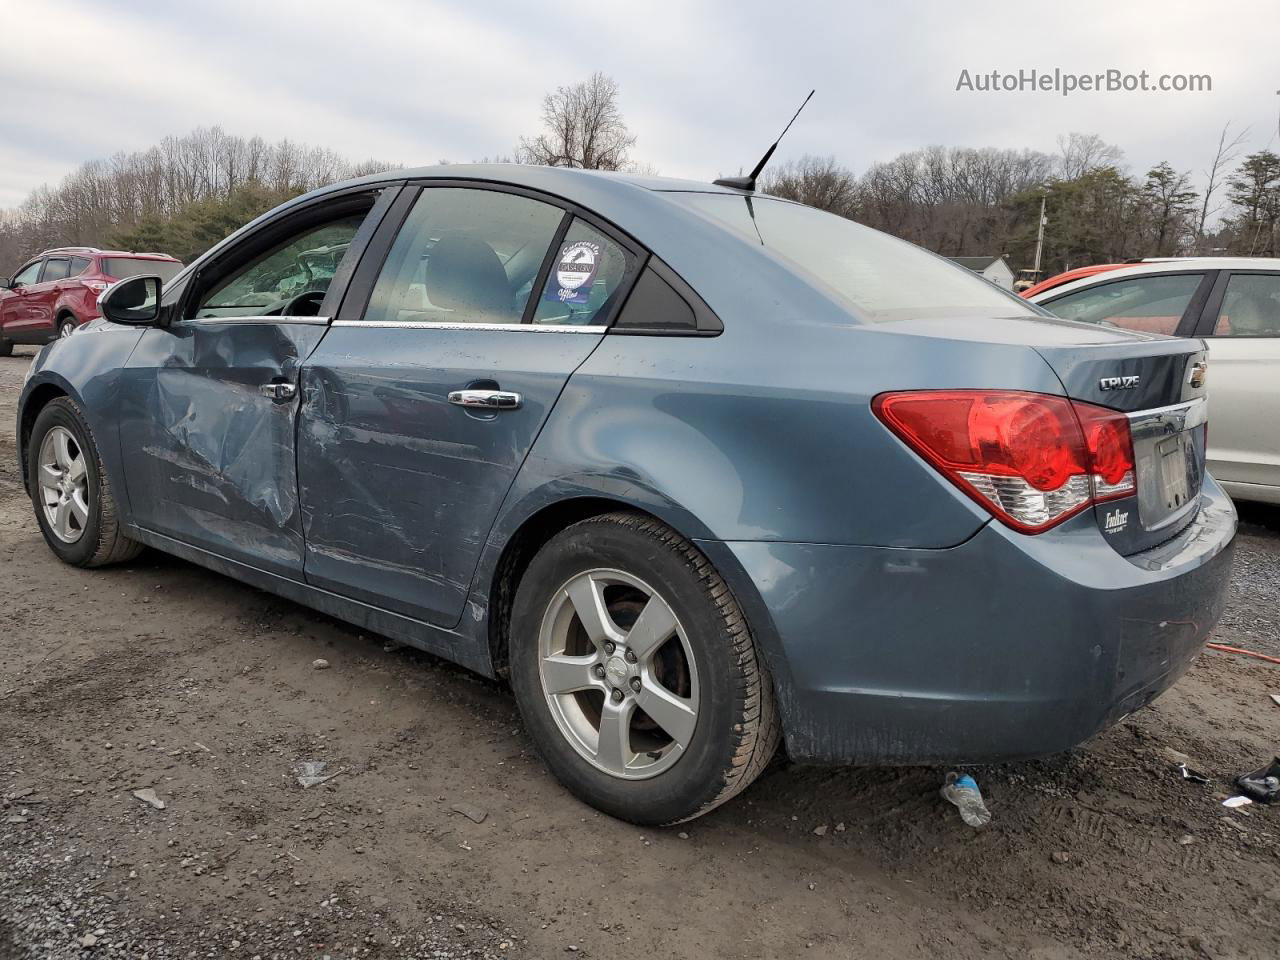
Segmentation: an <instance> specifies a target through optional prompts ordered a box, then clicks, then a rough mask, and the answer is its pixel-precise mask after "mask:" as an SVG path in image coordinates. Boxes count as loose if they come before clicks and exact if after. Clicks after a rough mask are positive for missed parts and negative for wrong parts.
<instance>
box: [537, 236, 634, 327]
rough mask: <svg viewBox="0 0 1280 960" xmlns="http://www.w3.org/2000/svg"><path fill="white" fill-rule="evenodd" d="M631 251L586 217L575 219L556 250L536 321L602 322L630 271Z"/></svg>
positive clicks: (579, 324) (585, 323) (573, 324)
mask: <svg viewBox="0 0 1280 960" xmlns="http://www.w3.org/2000/svg"><path fill="white" fill-rule="evenodd" d="M627 258H628V254H627V252H626V251H625V250H624V249H623V248H622V247H620V246H619V245H618V244H616V243H614V242H613V241H612V240H610V239H609V238H608V237H606V236H605V235H604V234H603V233H601V232H600V231H599V230H597V229H596V228H595V227H593V226H591V224H589V223H587V222H586V221H585V220H580V219H577V218H575V219H574V221H573V223H571V224H570V225H569V229H568V231H566V233H565V235H564V239H563V240H562V241H561V242H560V245H559V247H558V248H557V249H556V254H555V257H554V259H553V260H552V261H551V269H550V270H549V271H548V272H547V282H546V283H544V284H543V285H542V293H541V295H540V296H539V297H538V305H537V307H536V308H535V309H534V312H533V322H534V323H536V324H566V325H570V326H588V325H592V324H598V323H603V322H604V320H605V319H606V318H607V316H608V314H609V311H610V309H611V308H612V306H613V296H614V294H615V293H617V291H618V288H619V287H621V286H622V281H623V280H624V279H625V277H626V274H627V264H628V259H627Z"/></svg>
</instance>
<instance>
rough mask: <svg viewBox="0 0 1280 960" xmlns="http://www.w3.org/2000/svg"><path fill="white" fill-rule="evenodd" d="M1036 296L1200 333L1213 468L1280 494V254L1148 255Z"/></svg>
mask: <svg viewBox="0 0 1280 960" xmlns="http://www.w3.org/2000/svg"><path fill="white" fill-rule="evenodd" d="M1031 300H1032V301H1033V302H1035V303H1037V304H1039V305H1040V306H1042V307H1044V308H1045V309H1046V310H1049V311H1050V312H1052V313H1056V314H1057V315H1058V316H1061V317H1066V318H1067V319H1069V320H1081V321H1084V322H1085V323H1099V324H1109V325H1112V326H1117V327H1125V328H1128V329H1130V330H1144V331H1147V332H1149V333H1164V334H1170V335H1174V336H1180V337H1202V338H1203V339H1204V342H1205V344H1206V345H1207V346H1208V348H1209V405H1210V426H1209V459H1208V467H1209V472H1210V473H1212V474H1213V476H1214V477H1215V478H1216V479H1217V480H1218V482H1219V483H1221V484H1222V486H1223V487H1225V488H1226V490H1227V492H1228V493H1230V494H1231V496H1233V497H1235V498H1236V499H1239V500H1261V501H1266V502H1269V503H1280V259H1262V258H1256V257H1249V258H1245V257H1232V258H1228V257H1188V258H1186V259H1181V260H1159V261H1148V262H1145V263H1139V264H1135V265H1133V266H1131V267H1124V268H1121V269H1118V270H1110V271H1107V272H1105V273H1099V274H1095V275H1093V276H1091V277H1084V278H1083V279H1080V280H1076V281H1073V282H1072V283H1067V284H1063V285H1062V286H1060V287H1054V288H1053V289H1051V290H1046V291H1045V292H1044V293H1043V294H1039V295H1037V296H1034V297H1032V298H1031Z"/></svg>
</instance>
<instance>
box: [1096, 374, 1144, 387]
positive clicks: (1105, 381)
mask: <svg viewBox="0 0 1280 960" xmlns="http://www.w3.org/2000/svg"><path fill="white" fill-rule="evenodd" d="M1141 381H1142V378H1141V377H1136V376H1135V377H1103V378H1102V379H1101V380H1099V381H1098V386H1099V387H1101V388H1102V389H1103V390H1132V389H1133V388H1134V387H1136V386H1137V385H1138V384H1139V383H1140V382H1141Z"/></svg>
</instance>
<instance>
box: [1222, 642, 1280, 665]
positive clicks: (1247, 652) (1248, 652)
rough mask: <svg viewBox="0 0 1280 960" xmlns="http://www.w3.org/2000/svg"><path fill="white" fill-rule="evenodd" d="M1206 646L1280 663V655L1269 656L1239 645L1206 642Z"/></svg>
mask: <svg viewBox="0 0 1280 960" xmlns="http://www.w3.org/2000/svg"><path fill="white" fill-rule="evenodd" d="M1205 646H1206V647H1208V648H1209V649H1210V650H1221V651H1222V652H1223V653H1238V654H1241V655H1242V656H1246V657H1257V658H1258V659H1259V660H1265V661H1267V663H1280V657H1269V656H1267V655H1266V654H1265V653H1256V652H1255V651H1253V650H1241V649H1240V648H1239V647H1228V646H1227V645H1226V644H1225V643H1206V644H1205Z"/></svg>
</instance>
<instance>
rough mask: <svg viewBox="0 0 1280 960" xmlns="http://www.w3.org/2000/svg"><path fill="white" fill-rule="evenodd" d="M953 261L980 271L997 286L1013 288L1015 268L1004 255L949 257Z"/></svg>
mask: <svg viewBox="0 0 1280 960" xmlns="http://www.w3.org/2000/svg"><path fill="white" fill-rule="evenodd" d="M947 259H948V260H950V261H951V262H952V263H958V264H960V266H962V267H968V268H969V269H970V270H972V271H973V272H974V273H980V274H982V275H983V276H984V277H986V278H987V279H988V280H990V281H991V282H992V283H994V284H995V285H996V286H997V287H1003V288H1004V289H1005V290H1012V289H1013V270H1012V269H1010V267H1009V264H1008V263H1007V262H1006V261H1005V259H1004V257H1003V256H999V257H948V258H947Z"/></svg>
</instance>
